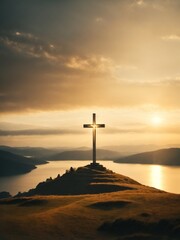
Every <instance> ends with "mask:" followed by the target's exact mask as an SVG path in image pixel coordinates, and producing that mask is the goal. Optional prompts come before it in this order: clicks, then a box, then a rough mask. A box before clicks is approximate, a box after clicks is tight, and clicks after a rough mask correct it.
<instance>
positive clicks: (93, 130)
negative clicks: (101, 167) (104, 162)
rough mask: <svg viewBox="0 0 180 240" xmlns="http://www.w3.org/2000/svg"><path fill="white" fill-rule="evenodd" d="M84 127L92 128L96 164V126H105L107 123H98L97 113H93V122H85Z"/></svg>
mask: <svg viewBox="0 0 180 240" xmlns="http://www.w3.org/2000/svg"><path fill="white" fill-rule="evenodd" d="M83 127H84V128H92V135H93V152H92V157H93V164H96V128H105V124H97V123H96V114H95V113H93V123H92V124H84V125H83Z"/></svg>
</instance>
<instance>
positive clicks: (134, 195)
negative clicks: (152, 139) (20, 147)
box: [0, 166, 180, 240]
mask: <svg viewBox="0 0 180 240" xmlns="http://www.w3.org/2000/svg"><path fill="white" fill-rule="evenodd" d="M71 171H72V169H71ZM77 171H80V172H81V178H80V179H79V180H78V182H79V184H81V182H83V181H84V180H85V179H88V178H89V175H92V177H91V179H93V180H94V181H93V182H91V183H90V185H93V184H95V185H98V184H102V183H103V184H107V185H108V184H110V185H114V186H124V188H123V189H122V188H119V189H116V190H115V191H113V192H105V193H102V192H101V190H102V188H99V190H98V192H96V193H91V194H81V195H68V196H67V195H66V196H62V195H61V196H55V195H49V196H31V197H16V198H8V199H3V200H0V212H1V218H0V239H1V240H11V239H17V240H24V239H28V240H35V239H37V237H38V238H39V239H44V240H52V239H53V240H59V239H65V240H66V239H67V240H70V239H71V240H85V239H93V240H109V239H110V240H111V239H112V240H178V239H180V205H179V202H180V195H178V194H170V193H166V192H163V191H160V190H157V189H154V188H150V187H147V186H143V185H141V184H139V183H137V182H136V181H134V180H132V179H130V178H128V177H126V176H122V175H118V174H115V173H113V172H111V171H109V170H105V169H104V170H103V169H102V168H101V169H99V170H98V169H97V168H96V169H95V172H94V170H93V168H91V167H87V166H86V167H83V168H80V169H79V170H77ZM80 172H78V174H80ZM83 173H84V174H85V176H84V177H83V175H82V174H83ZM68 174H69V175H68ZM73 174H74V173H73V172H71V173H67V175H66V176H68V178H69V180H71V181H70V182H69V187H70V189H73V187H74V188H75V186H76V183H77V182H74V178H73V176H72V175H73ZM79 177H80V175H79ZM80 180H81V181H80ZM51 181H53V180H51ZM167 206H168V207H167Z"/></svg>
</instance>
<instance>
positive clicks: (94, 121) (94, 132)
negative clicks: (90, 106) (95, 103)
mask: <svg viewBox="0 0 180 240" xmlns="http://www.w3.org/2000/svg"><path fill="white" fill-rule="evenodd" d="M93 125H96V114H95V113H93ZM95 163H96V127H93V164H95Z"/></svg>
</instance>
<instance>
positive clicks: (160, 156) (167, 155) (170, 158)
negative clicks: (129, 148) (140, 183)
mask: <svg viewBox="0 0 180 240" xmlns="http://www.w3.org/2000/svg"><path fill="white" fill-rule="evenodd" d="M114 162H117V163H141V164H159V165H172V166H173V165H175V166H176V165H177V166H179V165H180V148H168V149H160V150H157V151H151V152H144V153H139V154H134V155H131V156H128V157H123V158H119V159H117V160H115V161H114Z"/></svg>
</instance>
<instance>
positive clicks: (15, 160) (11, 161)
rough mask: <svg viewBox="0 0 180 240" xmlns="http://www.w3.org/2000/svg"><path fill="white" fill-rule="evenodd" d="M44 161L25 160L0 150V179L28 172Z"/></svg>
mask: <svg viewBox="0 0 180 240" xmlns="http://www.w3.org/2000/svg"><path fill="white" fill-rule="evenodd" d="M44 163H46V161H44V160H38V159H34V158H26V157H23V156H20V155H17V154H14V153H11V152H7V151H3V150H0V177H1V176H11V175H16V174H22V173H27V172H30V171H31V170H33V169H35V168H36V166H35V165H38V164H44Z"/></svg>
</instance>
